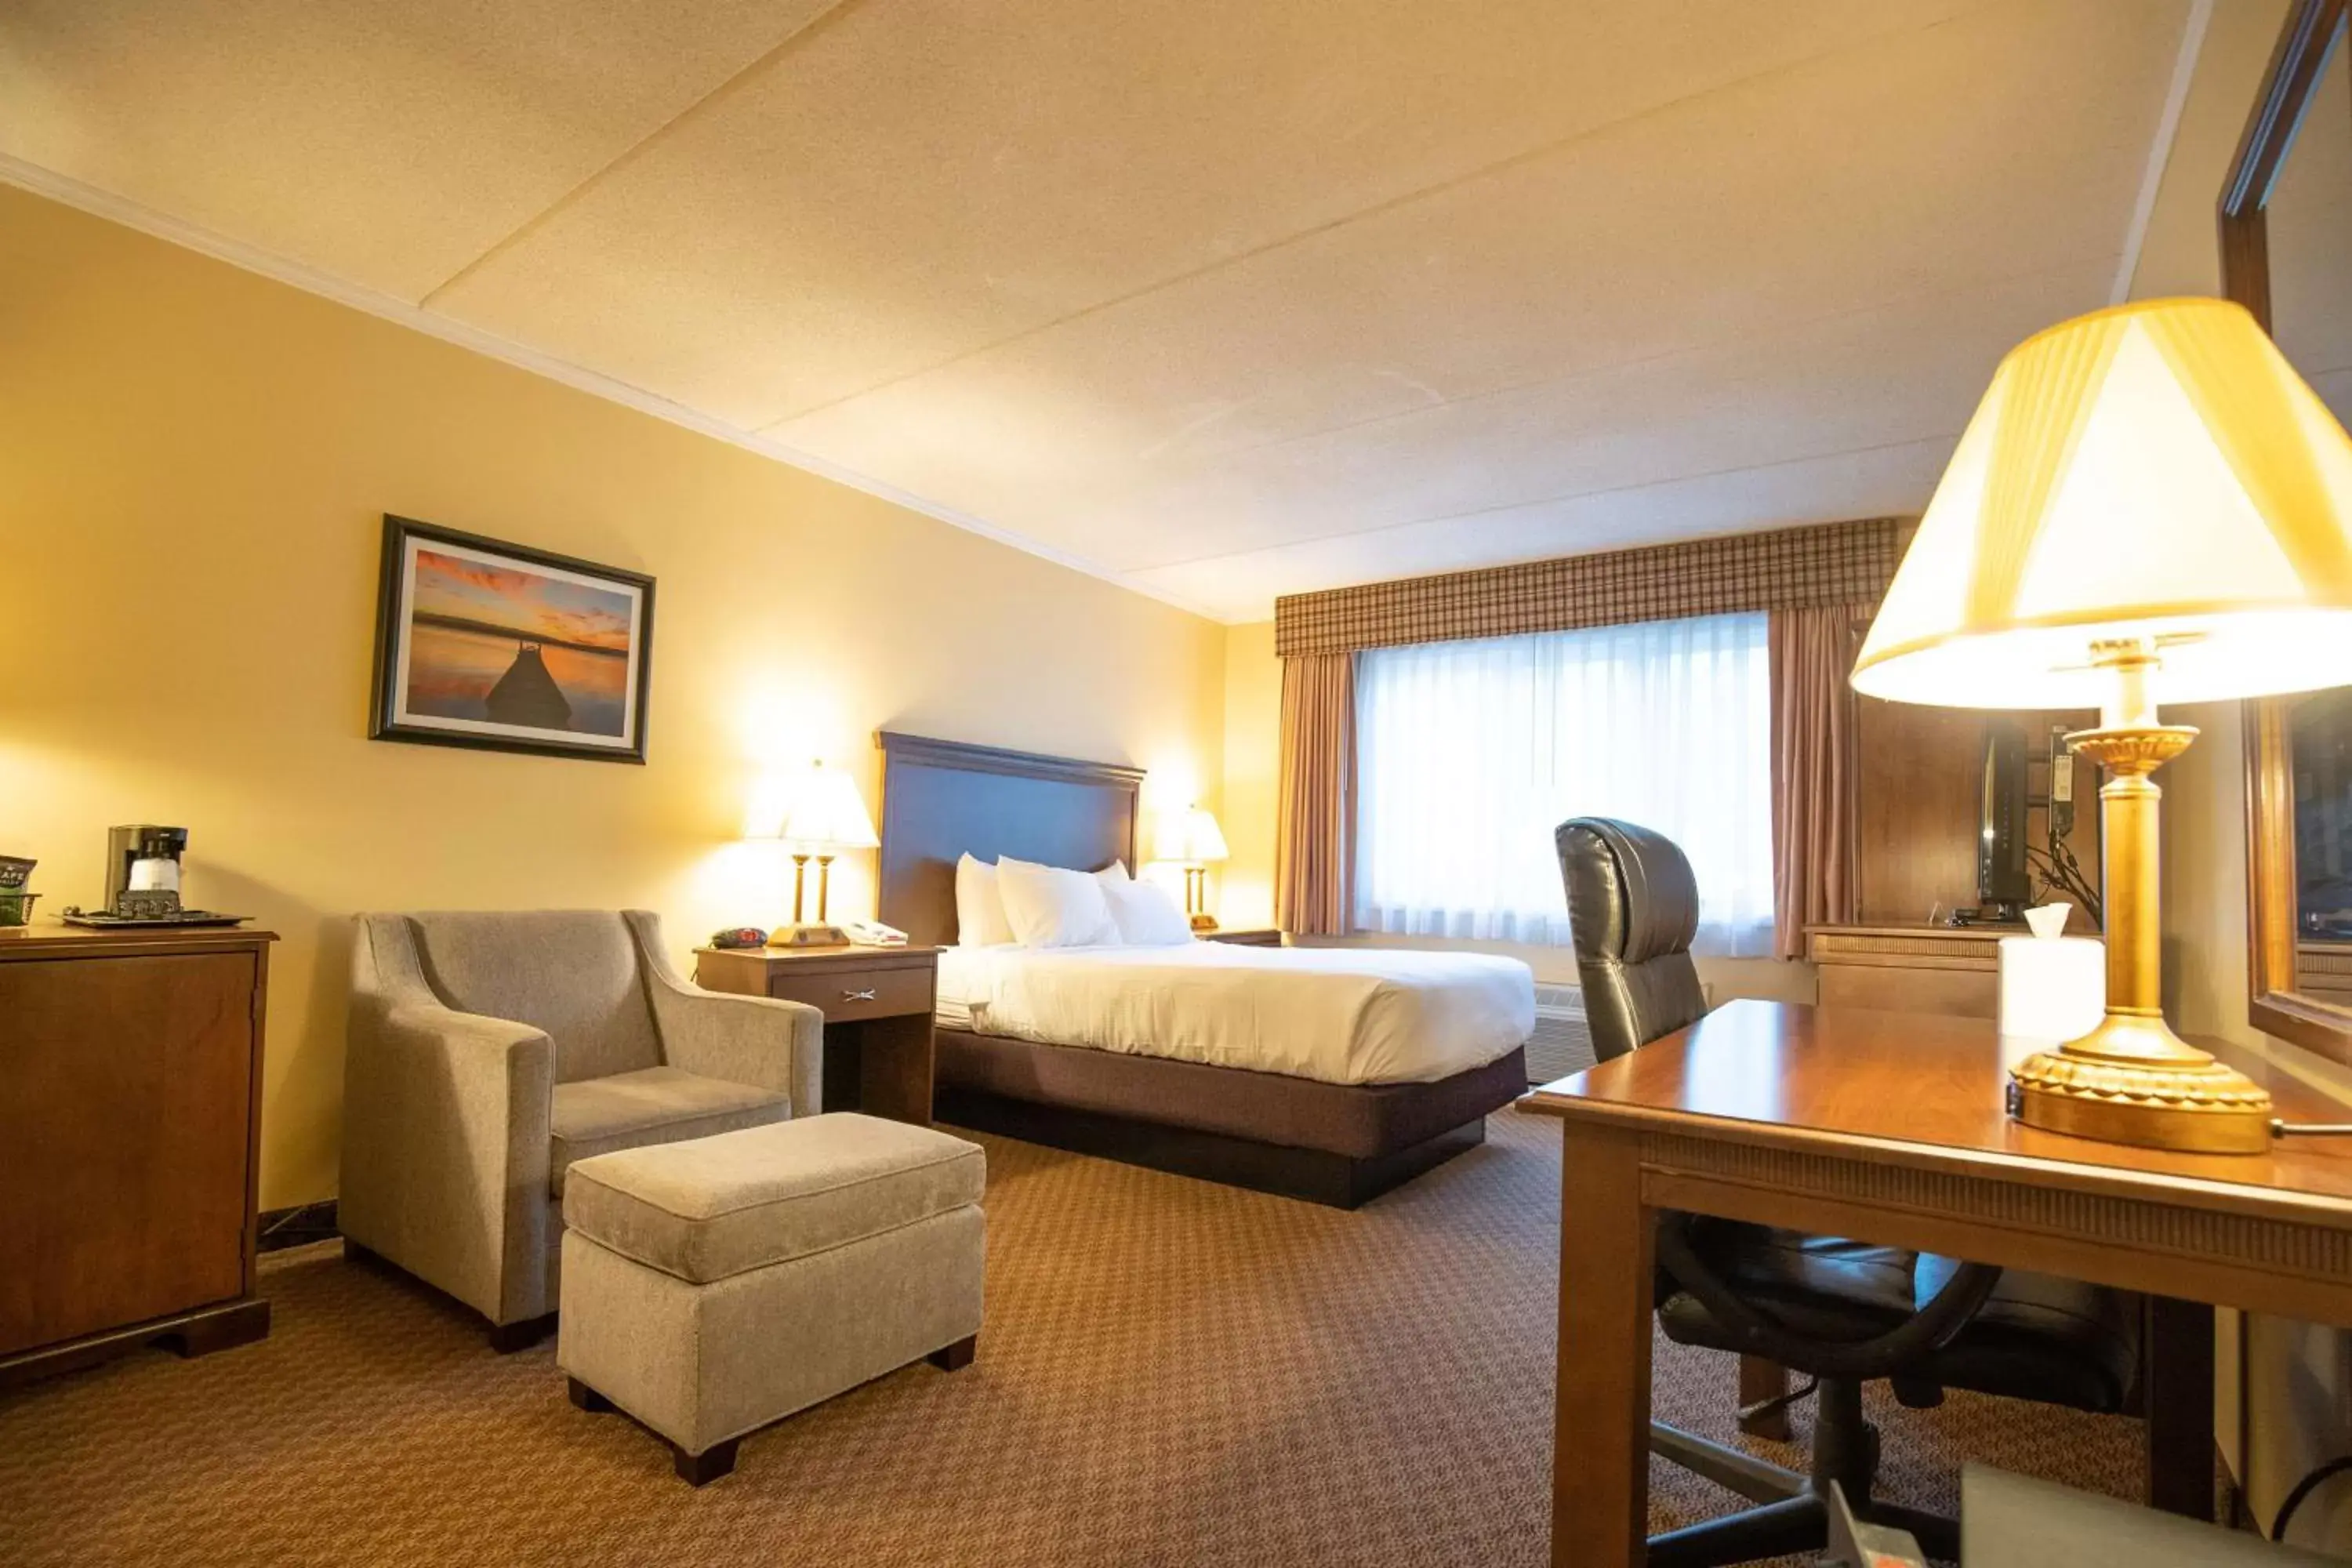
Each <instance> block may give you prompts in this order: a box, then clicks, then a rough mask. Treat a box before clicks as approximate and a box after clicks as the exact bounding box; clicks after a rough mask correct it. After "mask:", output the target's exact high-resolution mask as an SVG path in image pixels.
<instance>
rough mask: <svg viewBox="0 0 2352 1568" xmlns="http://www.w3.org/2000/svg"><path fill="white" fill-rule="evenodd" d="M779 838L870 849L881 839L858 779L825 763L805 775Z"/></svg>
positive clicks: (820, 846) (812, 845) (787, 810)
mask: <svg viewBox="0 0 2352 1568" xmlns="http://www.w3.org/2000/svg"><path fill="white" fill-rule="evenodd" d="M777 837H780V838H783V839H786V840H788V841H789V842H791V843H793V844H797V845H804V846H806V847H809V848H811V849H826V850H832V849H871V848H873V847H875V846H876V845H877V844H879V843H881V842H882V841H881V840H880V839H879V838H877V837H875V836H874V819H873V818H872V817H871V816H867V815H866V802H865V801H864V800H863V799H862V798H860V796H859V795H858V793H857V783H856V780H854V779H852V778H851V777H850V776H849V775H848V774H847V773H843V772H842V771H841V770H840V769H839V768H835V767H829V766H827V765H826V764H824V763H816V764H815V765H814V766H813V767H811V768H810V769H809V771H808V772H807V773H804V774H803V775H802V777H801V779H800V781H799V784H798V785H797V787H795V788H794V790H793V797H792V804H791V805H789V806H787V807H786V808H785V811H784V825H783V828H782V831H781V832H780V833H779V834H778V835H777Z"/></svg>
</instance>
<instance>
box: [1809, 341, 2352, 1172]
mask: <svg viewBox="0 0 2352 1568" xmlns="http://www.w3.org/2000/svg"><path fill="white" fill-rule="evenodd" d="M2347 682H2352V439H2347V437H2346V435H2345V433H2344V428H2343V426H2341V425H2339V424H2337V423H2336V419H2335V417H2334V416H2332V415H2330V414H2329V413H2328V411H2327V409H2326V406H2325V405H2323V404H2321V402H2320V401H2319V399H2318V397H2317V396H2316V395H2314V394H2313V393H2312V391H2311V389H2310V388H2309V387H2308V386H2306V385H2305V384H2304V383H2303V381H2302V379H2301V378H2300V377H2298V376H2297V375H2296V374H2295V373H2294V369H2293V368H2292V367H2291V366H2289V365H2288V364H2287V363H2286V361H2285V360H2284V357H2282V356H2281V355H2280V353H2278V351H2277V349H2276V348H2275V347H2273V344H2272V343H2271V341H2270V340H2269V338H2267V337H2266V336H2264V335H2263V331H2262V329H2261V328H2260V327H2259V326H2258V325H2256V324H2255V321H2254V319H2253V318H2252V316H2250V315H2248V314H2247V313H2246V311H2245V310H2243V309H2242V308H2241V307H2239V306H2237V305H2234V304H2231V303H2228V302H2227V301H2224V300H2154V301H2149V302H2147V303H2144V304H2136V305H2124V306H2118V307H2116V308H2115V309H2113V310H2100V311H2096V312H2095V313H2093V314H2091V315H2088V316H2084V317H2080V318H2078V319H2076V320H2074V321H2067V322H2064V323H2063V324H2061V325H2059V326H2056V327H2053V328H2051V329H2050V330H2049V331H2044V332H2042V333H2039V334H2037V335H2036V336H2034V337H2032V338H2030V339H2028V340H2027V341H2026V342H2024V343H2022V344H2021V345H2020V346H2019V347H2017V348H2016V349H2015V350H2013V351H2011V353H2010V355H2009V357H2008V358H2006V359H2005V360H2003V361H2002V362H2001V364H2000V369H1999V370H1998V371H1996V372H1995V373H1994V375H1993V381H1992V385H1991V387H1990V389H1989V390H1988V391H1987V392H1986V394H1985V396H1984V401H1983V403H1982V404H1981V405H1979V407H1978V409H1977V413H1976V416H1975V417H1974V418H1973V419H1972V420H1970V421H1969V426H1968V429H1967V431H1966V432H1965V433H1964V434H1963V435H1962V436H1961V437H1960V442H1959V446H1958V448H1956V449H1955V451H1954V452H1953V454H1952V461H1951V465H1950V467H1949V468H1948V469H1947V470H1946V471H1945V474H1944V478H1943V480H1942V482H1941V483H1940V484H1938V485H1937V489H1936V495H1935V499H1934V500H1932V501H1930V502H1929V504H1928V507H1927V513H1926V515H1925V516H1924V517H1922V518H1921V520H1920V522H1919V530H1918V532H1917V534H1916V536H1915V537H1914V538H1913V540H1912V543H1911V548H1910V551H1909V552H1908V553H1907V554H1906V555H1905V557H1904V559H1903V564H1902V566H1901V568H1900V569H1899V570H1898V571H1897V572H1896V574H1895V581H1894V583H1893V584H1891V585H1890V586H1889V587H1888V589H1887V594H1886V598H1885V603H1884V604H1883V605H1881V606H1880V608H1879V612H1878V616H1877V618H1876V620H1875V621H1874V622H1873V623H1872V625H1871V628H1870V635H1869V637H1867V638H1866V639H1865V640H1864V644H1863V649H1862V654H1861V657H1860V658H1858V659H1857V660H1856V662H1855V665H1854V671H1853V686H1854V689H1856V690H1858V691H1861V692H1863V693H1864V694H1866V695H1868V696H1873V697H1881V698H1887V699H1891V700H1895V701H1908V702H1926V703H1936V704H1941V705H1944V706H1949V707H1960V708H2089V707H2096V708H2097V709H2098V710H2100V722H2099V725H2098V727H2097V728H2096V729H2093V730H2085V731H2081V732H2079V733H2076V734H2074V735H2070V736H2068V737H2067V741H2068V743H2069V744H2070V745H2072V746H2073V747H2074V750H2075V751H2077V752H2080V753H2082V754H2083V755H2084V756H2087V757H2089V758H2091V759H2092V760H2094V761H2095V762H2097V763H2099V764H2100V765H2101V766H2102V767H2103V768H2105V770H2106V772H2107V774H2108V778H2107V782H2106V784H2105V785H2104V786H2102V788H2101V789H2100V791H2099V804H2100V814H2101V818H2100V820H2101V826H2102V829H2103V843H2104V846H2105V849H2104V855H2105V879H2106V896H2105V912H2106V933H2105V935H2106V960H2107V1007H2106V1014H2105V1017H2104V1018H2103V1019H2102V1020H2101V1021H2100V1023H2099V1025H2098V1026H2097V1027H2095V1029H2093V1030H2092V1031H2091V1033H2090V1034H2088V1035H2086V1036H2084V1037H2082V1038H2081V1039H2078V1040H2070V1041H2068V1042H2067V1043H2066V1044H2064V1045H2063V1046H2062V1047H2059V1048H2058V1049H2056V1050H2054V1051H2045V1052H2043V1053H2042V1054H2040V1055H2038V1056H2034V1057H2032V1058H2028V1059H2027V1060H2026V1061H2024V1062H2023V1063H2021V1064H2020V1066H2019V1067H2018V1068H2016V1071H2015V1073H2014V1075H2013V1080H2012V1082H2013V1088H2012V1094H2011V1103H2012V1109H2013V1110H2014V1113H2015V1114H2016V1116H2017V1117H2018V1119H2019V1120H2020V1121H2024V1122H2025V1123H2027V1124H2028V1125H2030V1126H2034V1127H2042V1128H2048V1129H2050V1130H2052V1131H2060V1132H2072V1133H2076V1134H2079V1135H2081V1136H2084V1137H2090V1138H2101V1139H2105V1140H2107V1141H2109V1142H2119V1143H2136V1144H2143V1145H2147V1146H2149V1147H2154V1148H2160V1149H2184V1150H2196V1151H2200V1152H2208V1153H2257V1152H2262V1151H2263V1150H2264V1149H2266V1148H2267V1147H2268V1146H2269V1142H2270V1138H2271V1131H2270V1118H2271V1101H2270V1096H2269V1095H2268V1094H2266V1093H2265V1092H2263V1089H2261V1088H2260V1087H2259V1086H2257V1085H2256V1084H2254V1083H2253V1082H2252V1080H2250V1079H2247V1078H2246V1077H2245V1076H2244V1075H2243V1074H2242V1073H2239V1072H2237V1071H2235V1070H2234V1069H2232V1068H2228V1067H2225V1066H2223V1065H2222V1064H2221V1063H2220V1062H2217V1061H2216V1060H2214V1059H2213V1058H2212V1057H2211V1056H2210V1055H2209V1054H2208V1053H2206V1052H2204V1051H2200V1050H2199V1049H2197V1048H2196V1047H2193V1046H2191V1045H2189V1044H2188V1043H2187V1042H2186V1041H2184V1040H2182V1039H2180V1038H2179V1037H2178V1036H2176V1035H2175V1034H2174V1033H2173V1032H2172V1030H2171V1028H2170V1027H2169V1026H2168V1025H2167V1024H2166V1023H2165V1020H2164V1014H2163V1005H2162V991H2163V974H2162V926H2161V923H2160V921H2159V919H2158V903H2157V892H2158V826H2159V825H2158V800H2159V798H2160V796H2161V793H2162V792H2161V791H2160V790H2159V789H2158V787H2157V784H2156V783H2155V781H2154V779H2153V778H2152V777H2150V775H2151V774H2153V773H2155V772H2156V770H2157V769H2158V768H2159V767H2161V766H2163V765H2164V763H2167V762H2169V761H2170V760H2171V759H2172V758H2174V757H2177V756H2179V754H2180V753H2181V752H2184V751H2186V750H2188V748H2189V744H2190V742H2193V741H2195V740H2196V738H2197V731H2195V730H2194V729H2192V728H2190V727H2189V726H2187V725H2178V724H2164V723H2160V722H2158V717H2157V710H2156V704H2157V701H2158V698H2159V697H2161V698H2162V699H2163V700H2168V701H2176V702H2178V701H2213V700H2223V699H2229V698H2238V697H2256V696H2268V695H2273V694H2276V693H2281V692H2289V691H2307V690H2314V689H2319V688H2322V687H2329V686H2340V685H2344V684H2347Z"/></svg>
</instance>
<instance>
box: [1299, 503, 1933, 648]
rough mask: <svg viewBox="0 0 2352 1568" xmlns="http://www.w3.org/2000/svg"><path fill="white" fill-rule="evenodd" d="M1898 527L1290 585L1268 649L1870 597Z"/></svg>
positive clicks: (1835, 525) (1846, 528)
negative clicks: (1396, 578)
mask: <svg viewBox="0 0 2352 1568" xmlns="http://www.w3.org/2000/svg"><path fill="white" fill-rule="evenodd" d="M1903 529H1904V520H1902V519H1898V518H1891V517H1880V518H1871V519H1868V520H1866V521H1859V522H1832V523H1824V524H1822V525H1820V526H1818V527H1812V528H1784V529H1780V530H1777V531H1773V532H1770V533H1735V534H1730V535H1727V536H1726V537H1723V538H1720V539H1694V540H1689V541H1686V542H1683V543H1680V544H1655V545H1648V546H1645V547H1643V548H1642V549H1639V550H1612V551H1610V552H1606V553H1604V554H1598V555H1570V556H1565V557H1562V558H1561V559H1559V560H1557V561H1528V562H1523V563H1519V564H1517V565H1514V566H1492V567H1488V568H1486V569H1485V570H1483V571H1477V572H1454V573H1450V574H1447V575H1445V576H1443V577H1408V578H1405V579H1404V580H1402V581H1401V582H1395V583H1367V584H1363V585H1362V586H1360V587H1355V588H1329V589H1326V590H1325V591H1323V592H1322V593H1319V594H1290V595H1285V596H1284V597H1282V598H1279V599H1276V601H1275V602H1274V651H1275V652H1276V654H1278V655H1279V656H1281V657H1282V658H1294V657H1296V656H1297V655H1300V654H1309V653H1351V652H1353V651H1354V650H1356V649H1358V648H1366V647H1397V646H1399V645H1400V644H1403V643H1421V642H1458V641H1463V640H1465V639H1467V638H1471V637H1512V636H1516V635H1517V634H1519V633H1522V632H1559V631H1570V630H1572V629H1574V628H1576V627H1578V626H1616V625H1622V624H1623V623H1626V622H1629V621H1672V620H1681V619H1683V618H1685V617H1686V616H1723V615H1733V614H1737V613H1738V612H1741V611H1748V610H1795V609H1806V608H1810V607H1811V606H1814V605H1874V604H1876V603H1877V602H1878V600H1879V599H1880V598H1881V597H1882V596H1883V595H1885V592H1886V584H1887V583H1888V582H1889V581H1891V580H1892V579H1893V577H1894V575H1895V563H1896V562H1898V561H1900V560H1901V559H1902V556H1903V537H1902V535H1903Z"/></svg>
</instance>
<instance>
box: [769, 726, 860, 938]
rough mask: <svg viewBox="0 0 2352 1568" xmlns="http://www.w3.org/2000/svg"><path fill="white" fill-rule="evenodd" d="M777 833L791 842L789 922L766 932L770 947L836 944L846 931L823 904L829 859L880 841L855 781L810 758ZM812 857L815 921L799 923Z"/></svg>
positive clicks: (829, 876)
mask: <svg viewBox="0 0 2352 1568" xmlns="http://www.w3.org/2000/svg"><path fill="white" fill-rule="evenodd" d="M777 837H780V838H782V839H783V840H784V841H785V842H786V843H788V844H790V845H791V846H792V854H793V923H792V924H790V925H788V926H779V927H777V928H776V929H775V930H774V931H771V932H770V933H769V935H768V945H769V946H770V947H837V946H839V945H841V944H842V943H844V942H847V941H848V940H849V933H848V932H846V931H843V930H842V929H841V928H840V927H839V926H837V925H834V924H832V923H831V922H830V921H829V920H828V919H827V918H826V915H825V904H826V901H827V900H828V899H829V897H830V895H831V894H832V891H833V858H834V857H835V855H838V854H839V853H841V851H843V850H845V849H871V848H873V847H875V846H877V845H878V844H880V843H881V842H882V841H881V840H880V839H879V838H877V837H875V836H874V819H873V818H872V817H871V816H867V815H866V802H865V800H864V799H863V798H861V797H860V796H859V795H858V793H857V783H856V780H855V779H852V778H851V777H850V776H849V775H848V774H847V773H843V772H842V771H841V770H840V769H839V768H835V767H828V766H826V765H825V764H824V763H822V762H818V763H811V764H809V771H808V773H806V774H805V775H804V776H803V778H802V780H801V781H800V784H799V786H798V787H797V788H795V789H794V790H793V795H792V803H791V804H790V805H788V806H786V807H785V810H784V820H783V826H782V828H781V829H780V830H779V831H778V834H777ZM811 855H814V856H815V857H816V920H815V921H814V923H803V921H802V919H801V914H802V909H803V904H802V893H803V884H804V882H805V879H806V878H807V876H808V862H809V857H810V856H811Z"/></svg>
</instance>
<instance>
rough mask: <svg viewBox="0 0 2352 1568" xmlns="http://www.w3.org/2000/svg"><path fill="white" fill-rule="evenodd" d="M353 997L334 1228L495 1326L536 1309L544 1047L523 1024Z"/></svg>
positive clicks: (545, 1167)
mask: <svg viewBox="0 0 2352 1568" xmlns="http://www.w3.org/2000/svg"><path fill="white" fill-rule="evenodd" d="M386 1000H387V999H386V998H383V997H365V996H359V997H354V998H353V1005H352V1021H351V1039H350V1048H349V1054H348V1058H347V1060H346V1064H345V1079H344V1084H345V1092H344V1111H343V1115H344V1124H345V1125H344V1161H343V1171H344V1178H343V1209H344V1211H345V1212H344V1218H345V1221H346V1224H345V1227H344V1228H345V1229H346V1231H347V1232H349V1233H350V1234H352V1237H353V1238H354V1239H356V1240H358V1241H360V1242H361V1243H362V1244H363V1245H366V1246H369V1247H374V1248H376V1249H377V1250H378V1251H381V1252H383V1253H384V1254H385V1255H386V1256H387V1257H390V1258H393V1259H394V1261H395V1262H397V1263H399V1264H400V1265H401V1266H402V1267H404V1268H407V1269H409V1270H410V1271H411V1272H413V1273H415V1274H416V1275H418V1276H419V1277H421V1278H423V1279H426V1280H427V1281H429V1282H431V1283H432V1284H435V1285H437V1286H439V1287H440V1288H441V1289H445V1290H446V1291H448V1292H449V1293H450V1294H452V1295H454V1296H456V1297H457V1298H458V1299H459V1300H462V1301H465V1302H467V1304H468V1305H470V1306H472V1307H474V1308H475V1309H476V1310H479V1311H481V1312H483V1313H484V1314H485V1315H487V1316H488V1317H489V1318H490V1320H491V1321H494V1322H504V1321H511V1320H512V1319H513V1318H515V1317H517V1316H532V1315H536V1313H537V1312H539V1311H543V1310H546V1309H545V1308H544V1307H543V1306H540V1305H538V1304H537V1303H538V1298H539V1297H540V1295H541V1288H540V1287H541V1267H542V1266H541V1256H542V1254H543V1253H544V1252H545V1249H546V1247H547V1246H548V1243H549V1237H548V1235H547V1209H548V1178H549V1164H550V1156H551V1149H550V1138H551V1129H550V1121H551V1116H552V1113H553V1109H554V1095H555V1050H554V1046H553V1043H552V1042H551V1041H550V1040H549V1038H548V1037H547V1036H546V1035H545V1034H544V1033H542V1032H541V1031H540V1030H539V1029H536V1028H533V1027H532V1026H530V1025H528V1024H520V1023H516V1022H513V1021H511V1020H509V1019H504V1018H490V1017H485V1016H480V1015H478V1014H472V1013H460V1012H457V1011H456V1010H455V1009H452V1008H449V1007H445V1006H442V1005H438V1004H437V1003H433V1002H421V1001H418V1000H416V999H415V996H414V995H413V994H410V995H405V996H402V997H400V998H398V999H397V1000H394V1001H392V1005H384V1004H385V1001H386Z"/></svg>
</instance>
